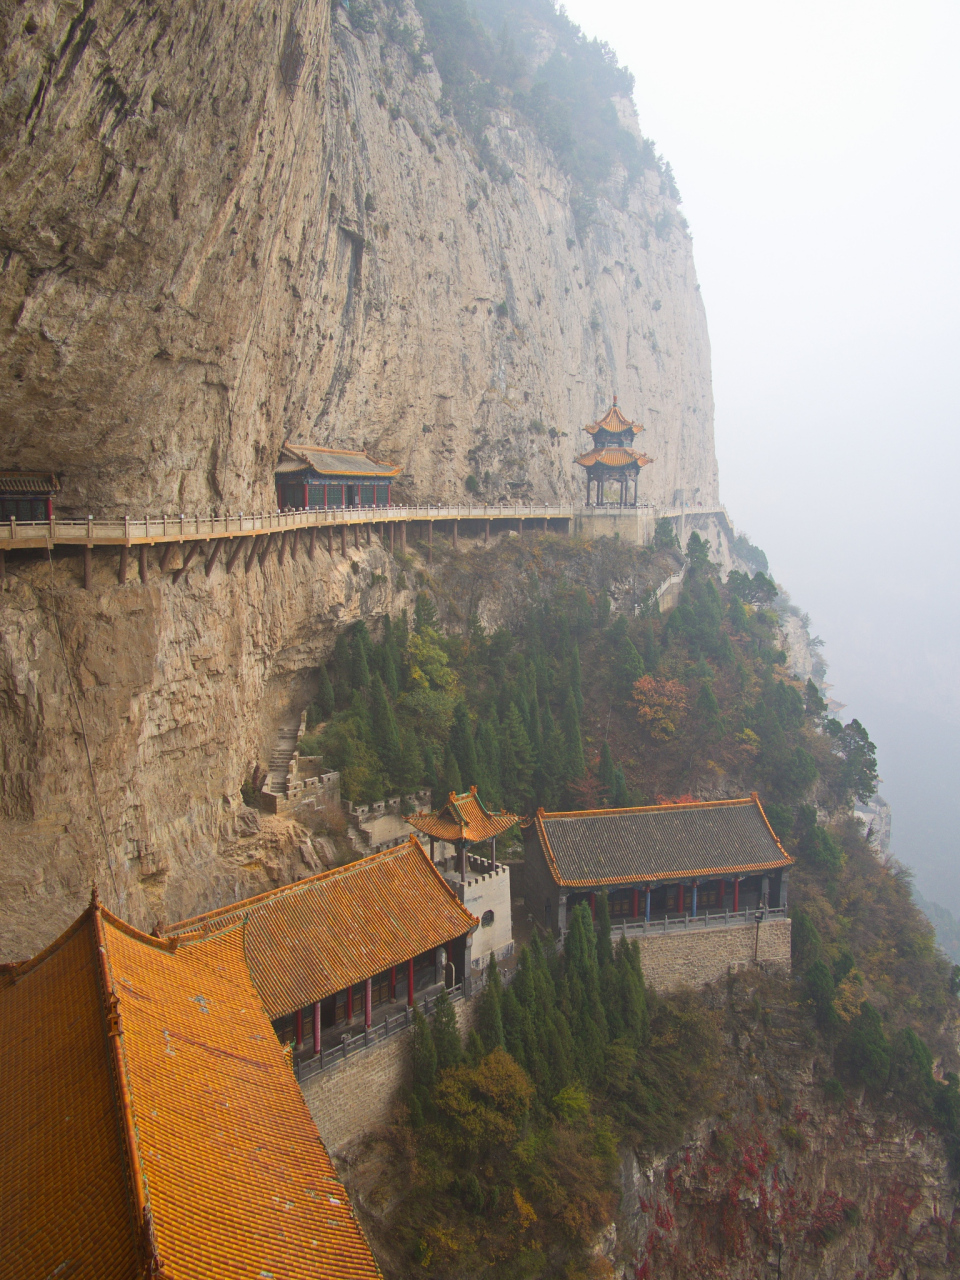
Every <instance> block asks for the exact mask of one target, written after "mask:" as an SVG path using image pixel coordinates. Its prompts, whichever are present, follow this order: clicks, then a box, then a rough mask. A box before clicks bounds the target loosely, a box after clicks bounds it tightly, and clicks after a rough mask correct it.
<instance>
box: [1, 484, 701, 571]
mask: <svg viewBox="0 0 960 1280" xmlns="http://www.w3.org/2000/svg"><path fill="white" fill-rule="evenodd" d="M711 515H722V516H724V517H726V510H725V508H723V507H711V508H709V509H706V508H703V507H686V508H680V507H677V508H660V507H636V508H634V507H613V506H609V507H586V506H577V505H574V504H558V505H555V506H549V505H541V506H537V505H524V504H521V503H514V504H510V505H500V506H490V505H485V506H470V505H465V504H462V503H458V504H457V505H447V506H424V507H420V506H417V507H414V506H390V507H327V508H320V509H308V510H300V511H272V512H266V513H261V514H259V515H242V514H238V515H222V516H217V515H210V516H201V515H190V516H187V515H179V516H142V517H139V518H133V517H130V516H125V517H123V518H122V519H112V520H110V519H108V520H98V519H94V517H92V516H90V517H88V518H87V519H86V520H69V519H61V518H58V517H57V516H56V515H55V516H54V518H53V519H51V520H43V521H34V522H30V523H24V522H20V521H17V520H14V519H11V520H9V521H3V522H2V523H0V578H2V576H3V574H4V569H5V557H6V555H7V554H8V553H10V552H17V551H31V550H34V551H35V550H46V551H50V550H52V549H53V548H54V547H76V548H81V549H82V551H83V562H84V573H83V578H84V586H85V587H87V588H88V589H89V588H90V586H91V585H92V572H93V570H92V552H93V549H94V548H97V547H102V548H119V552H120V556H119V566H118V579H119V581H120V582H121V583H124V582H126V579H127V572H128V567H129V560H130V552H131V550H132V549H133V548H136V549H137V553H138V561H139V573H140V578H141V581H143V582H146V581H147V575H148V563H147V550H148V548H149V547H152V546H157V545H159V546H161V547H162V548H163V550H162V551H161V553H160V559H159V569H160V571H161V572H164V571H165V570H166V569H167V568H168V567H169V566H170V561H171V558H172V557H173V554H174V552H175V551H176V550H177V549H178V548H183V553H182V556H181V558H180V563H179V564H178V565H177V566H176V568H175V569H174V570H173V580H174V582H178V581H179V580H180V578H181V577H182V576H183V575H184V574H185V573H186V572H187V570H188V569H189V568H190V566H191V565H192V564H193V563H194V561H195V560H196V559H197V557H198V556H200V557H201V558H202V563H203V565H204V570H205V572H206V575H207V577H209V576H210V574H211V573H212V572H213V569H214V566H215V565H216V564H217V562H218V560H219V559H220V558H221V556H224V561H223V563H224V567H225V569H226V571H227V572H228V573H229V572H231V571H232V569H233V568H234V566H235V565H236V563H237V561H238V560H239V559H240V558H241V557H243V564H244V570H245V572H246V573H249V572H250V571H251V570H252V569H253V567H254V565H255V564H259V565H260V567H261V568H262V567H263V565H264V564H265V562H266V560H267V558H268V556H270V555H271V553H272V552H273V551H276V553H277V556H278V559H279V562H280V564H283V563H284V562H285V560H286V559H287V556H288V555H289V556H290V557H291V558H292V559H296V557H297V555H298V554H299V553H300V552H305V554H306V555H307V557H308V558H309V559H310V560H312V559H313V558H314V555H315V553H316V550H317V547H318V545H321V546H323V549H324V550H326V552H327V553H328V554H329V555H330V556H333V555H334V552H335V544H338V549H339V551H340V554H341V555H343V556H346V554H347V539H348V533H349V534H350V535H351V537H352V541H353V545H354V547H356V548H359V547H360V537H361V531H362V532H363V536H364V542H365V544H366V545H367V546H370V545H371V543H372V539H373V534H374V532H377V533H378V536H379V538H380V540H381V542H382V544H383V546H384V547H389V549H390V550H391V551H393V550H394V549H395V546H396V543H397V541H398V540H399V544H400V550H401V551H406V545H407V530H408V527H409V526H413V528H414V531H415V533H416V532H419V535H420V536H421V537H423V538H425V540H426V543H427V559H428V562H432V560H433V533H434V526H435V525H437V524H442V525H445V526H449V528H450V536H451V538H452V541H453V545H454V546H455V547H456V546H457V543H458V539H459V535H460V532H461V531H462V529H463V526H467V528H468V531H470V526H471V525H472V526H473V531H474V532H475V535H476V536H479V535H480V533H481V532H482V534H483V539H484V541H485V542H488V541H489V539H490V535H491V532H503V531H504V529H505V528H506V529H510V530H513V531H515V532H516V533H518V534H520V536H522V535H523V532H524V526H526V527H527V529H531V530H538V531H548V530H550V529H553V530H554V531H555V532H557V533H571V532H574V531H575V529H576V528H577V527H578V526H582V525H583V523H584V522H590V524H591V525H592V526H593V530H592V532H593V533H594V534H596V533H597V532H599V531H600V530H598V529H597V528H596V524H597V523H599V524H600V526H601V528H602V526H603V525H604V524H608V523H609V526H610V533H611V534H612V533H614V532H621V530H622V531H623V533H624V536H626V537H627V538H628V539H629V540H630V541H636V542H638V543H643V542H645V541H647V540H648V539H647V538H646V537H644V536H643V531H644V528H645V527H646V526H648V525H652V524H654V523H655V522H656V521H657V520H659V519H662V518H664V517H666V518H668V519H678V518H691V517H694V516H711ZM634 519H635V521H636V537H635V538H634V537H630V534H631V533H632V532H633V530H632V529H630V528H629V527H628V526H629V525H630V524H632V523H633V521H634ZM377 526H380V528H379V530H378V529H377ZM224 553H225V555H224Z"/></svg>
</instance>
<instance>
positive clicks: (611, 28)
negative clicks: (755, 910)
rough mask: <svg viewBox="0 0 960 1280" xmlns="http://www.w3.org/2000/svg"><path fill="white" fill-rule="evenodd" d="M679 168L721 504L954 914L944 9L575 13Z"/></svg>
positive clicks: (952, 351)
mask: <svg viewBox="0 0 960 1280" xmlns="http://www.w3.org/2000/svg"><path fill="white" fill-rule="evenodd" d="M567 10H568V12H569V14H570V16H571V18H572V19H573V20H574V21H575V22H577V23H579V24H580V25H581V26H582V27H583V29H584V31H585V32H586V34H588V35H590V36H594V35H596V36H599V37H600V38H601V39H604V40H607V41H608V42H609V43H610V44H612V45H613V46H614V48H615V49H616V51H617V53H618V55H619V58H620V60H621V62H624V63H626V64H627V65H628V66H629V67H630V68H631V70H632V71H633V72H634V74H635V75H636V78H637V87H636V91H635V98H636V102H637V106H638V109H639V113H640V124H641V128H642V129H643V132H644V133H645V134H646V135H647V136H648V137H652V138H653V139H654V140H655V142H656V144H657V148H658V150H659V151H661V152H662V153H663V154H664V156H665V157H666V158H667V159H669V160H670V162H671V164H672V165H673V169H674V172H675V174H676V177H677V182H678V185H679V187H680V190H681V193H682V195H683V201H684V203H683V209H684V212H685V214H686V216H687V218H688V220H689V222H690V228H691V232H692V234H693V236H694V252H695V256H696V263H697V270H698V274H699V279H700V281H701V284H702V289H703V296H704V301H705V304H706V308H707V317H708V321H709V325H710V335H711V342H712V347H713V376H714V389H715V393H716V402H717V417H716V422H717V450H718V454H719V459H720V485H721V494H722V496H723V499H724V501H725V502H726V505H727V507H728V509H729V511H730V513H731V516H732V517H733V518H734V520H735V521H736V522H737V524H738V526H740V527H742V528H743V529H745V530H746V531H747V532H748V533H749V534H750V535H751V537H752V538H753V540H754V541H755V542H756V543H758V544H759V545H760V546H762V547H763V548H764V549H765V551H766V552H767V554H768V556H769V558H770V563H771V568H772V571H773V573H774V575H775V576H776V577H777V579H778V580H779V581H780V582H782V583H783V584H784V586H785V587H786V588H787V590H788V591H789V592H790V594H791V596H792V598H793V601H794V603H795V604H797V605H798V606H799V607H800V608H801V609H804V610H806V611H807V612H808V613H809V614H810V615H811V618H812V623H811V629H812V630H813V631H814V632H815V633H817V634H819V635H821V636H822V637H823V639H824V640H825V642H826V644H825V649H824V654H825V656H826V659H827V661H828V663H829V664H830V671H829V673H828V680H829V681H830V683H831V684H832V685H833V686H834V688H833V696H835V697H837V698H838V699H839V700H840V701H841V702H843V703H845V704H846V707H847V709H846V711H845V712H844V713H843V714H844V717H845V718H849V717H850V716H853V715H855V716H857V717H859V718H860V719H861V720H862V721H863V722H864V724H865V725H866V727H867V728H868V730H869V731H870V732H871V734H872V736H873V738H874V741H875V742H876V743H877V746H878V756H879V764H880V773H881V777H882V779H883V781H882V783H881V794H883V795H884V796H885V797H886V798H887V799H888V800H889V801H890V803H891V804H892V806H893V850H894V853H895V854H896V856H897V857H899V858H900V859H901V860H902V861H905V862H907V863H908V864H910V865H911V866H913V867H914V868H915V870H916V878H917V884H918V887H919V888H920V890H921V892H922V893H923V894H924V895H926V896H927V897H929V898H932V899H934V900H936V901H939V902H941V903H942V904H944V905H946V906H948V907H950V908H951V909H952V910H953V911H954V912H957V911H960V876H958V873H957V855H958V852H960V849H958V844H960V838H958V836H957V827H956V822H955V817H954V809H955V804H954V800H955V796H956V794H957V772H958V767H960V750H958V746H957V737H958V728H960V688H958V684H957V679H956V674H955V673H956V651H957V642H956V637H957V630H958V623H960V618H958V586H957V580H958V573H957V567H956V553H955V546H954V544H955V537H956V532H955V531H956V520H955V518H954V509H955V506H956V497H955V494H956V489H957V473H958V465H960V445H958V428H960V411H958V393H957V374H956V365H957V357H956V352H957V348H958V339H960V304H958V276H960V272H958V257H960V248H958V240H957V236H956V233H955V229H954V222H955V209H956V205H957V197H958V195H960V161H958V147H957V124H958V116H960V111H958V106H960V84H958V78H957V76H956V62H957V54H958V46H960V41H958V35H960V11H958V8H957V6H956V5H955V4H949V3H941V2H938V0H919V2H915V3H910V4H907V3H903V2H902V0H899V2H897V3H887V4H883V3H881V4H876V3H870V4H868V3H866V2H865V0H854V2H853V3H840V4H836V3H829V4H828V3H825V0H814V2H813V3H808V4H806V5H803V6H800V5H778V6H771V5H768V4H761V3H759V2H757V0H733V3H729V4H725V5H720V6H717V5H712V4H708V3H706V2H705V0H678V3H676V4H673V5H667V6H664V5H657V6H653V5H649V6H648V5H641V6H629V7H628V6H624V5H622V4H621V3H616V2H615V0H591V2H590V3H589V4H588V3H586V0H572V2H571V3H568V5H567Z"/></svg>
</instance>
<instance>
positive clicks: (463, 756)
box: [450, 701, 480, 790]
mask: <svg viewBox="0 0 960 1280" xmlns="http://www.w3.org/2000/svg"><path fill="white" fill-rule="evenodd" d="M450 750H451V751H452V752H453V755H454V758H455V759H456V761H457V765H458V768H459V772H460V777H461V779H462V781H463V789H464V790H466V789H467V788H468V787H475V786H477V784H478V781H479V778H478V775H479V772H480V770H479V768H478V765H477V751H476V746H475V744H474V741H473V728H472V726H471V724H470V713H469V711H468V710H467V704H466V703H465V702H463V701H460V702H458V703H457V705H456V706H455V707H454V709H453V724H452V725H451V727H450Z"/></svg>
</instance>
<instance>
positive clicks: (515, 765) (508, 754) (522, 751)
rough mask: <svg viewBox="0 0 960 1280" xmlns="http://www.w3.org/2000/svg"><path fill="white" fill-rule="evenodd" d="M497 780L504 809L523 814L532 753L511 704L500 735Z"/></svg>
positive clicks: (526, 798)
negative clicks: (501, 782) (498, 777)
mask: <svg viewBox="0 0 960 1280" xmlns="http://www.w3.org/2000/svg"><path fill="white" fill-rule="evenodd" d="M500 776H501V778H502V780H503V793H504V796H503V798H504V803H505V804H506V806H507V808H508V809H509V810H510V812H511V813H524V812H525V811H526V809H527V807H528V805H529V802H530V799H531V787H532V783H533V752H532V751H531V749H530V739H529V738H528V737H527V731H526V729H525V728H524V727H523V720H522V719H521V717H520V712H519V711H518V710H517V707H516V704H515V703H511V704H510V707H509V709H508V710H507V715H506V719H505V721H504V723H503V727H502V729H501V731H500Z"/></svg>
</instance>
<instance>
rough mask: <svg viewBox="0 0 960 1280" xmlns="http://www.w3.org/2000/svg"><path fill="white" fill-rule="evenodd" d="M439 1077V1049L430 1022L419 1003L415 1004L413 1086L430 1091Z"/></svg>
mask: <svg viewBox="0 0 960 1280" xmlns="http://www.w3.org/2000/svg"><path fill="white" fill-rule="evenodd" d="M436 1077H437V1049H436V1046H435V1045H434V1043H433V1033H432V1031H431V1030H430V1024H429V1022H427V1020H426V1018H425V1017H424V1016H423V1011H422V1010H421V1008H420V1006H419V1005H418V1004H415V1005H414V1006H413V1087H414V1088H415V1089H417V1090H424V1091H426V1092H429V1091H430V1090H431V1089H432V1088H433V1082H434V1080H435V1079H436Z"/></svg>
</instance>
